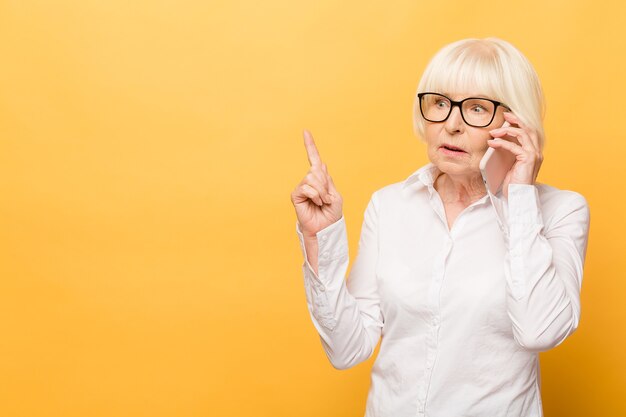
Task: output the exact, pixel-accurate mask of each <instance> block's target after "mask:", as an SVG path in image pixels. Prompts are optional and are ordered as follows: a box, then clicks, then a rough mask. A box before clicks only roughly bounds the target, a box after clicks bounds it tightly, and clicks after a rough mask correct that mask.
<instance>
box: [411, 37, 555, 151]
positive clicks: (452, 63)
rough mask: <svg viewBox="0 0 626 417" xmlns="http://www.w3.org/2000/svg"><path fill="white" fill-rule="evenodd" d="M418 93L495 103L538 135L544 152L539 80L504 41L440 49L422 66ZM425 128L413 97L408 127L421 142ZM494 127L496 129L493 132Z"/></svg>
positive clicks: (465, 43) (467, 42)
mask: <svg viewBox="0 0 626 417" xmlns="http://www.w3.org/2000/svg"><path fill="white" fill-rule="evenodd" d="M417 92H418V93H421V92H431V93H440V94H445V95H450V94H472V95H483V96H485V97H487V98H490V99H492V100H497V101H499V102H501V103H503V104H504V105H506V106H507V107H509V108H510V109H511V111H512V112H513V113H515V114H516V115H517V116H518V117H519V118H520V119H521V120H522V122H523V123H525V124H526V125H527V126H529V127H530V128H532V129H534V130H535V131H536V132H537V134H538V137H539V143H540V145H541V147H542V148H543V144H544V130H543V115H544V111H545V102H544V97H543V91H542V88H541V84H540V82H539V77H538V76H537V73H536V72H535V69H534V68H533V66H532V65H531V63H530V62H529V61H528V59H527V58H526V57H525V56H524V55H523V54H522V53H521V52H520V51H519V50H518V49H517V48H515V47H514V46H513V45H511V44H510V43H508V42H506V41H503V40H501V39H497V38H486V39H463V40H460V41H457V42H454V43H451V44H449V45H446V46H444V47H443V48H442V49H441V50H440V51H439V52H437V54H436V55H435V56H434V57H433V58H432V59H431V61H430V62H429V64H428V66H427V67H426V70H425V71H424V74H423V75H422V79H421V80H420V82H419V85H418V87H417ZM452 98H453V99H454V97H452ZM424 123H425V121H424V119H423V117H422V114H421V112H420V108H419V98H418V97H417V94H416V95H415V102H414V104H413V126H414V128H415V133H416V134H417V135H418V136H420V137H421V138H422V139H424ZM496 127H500V126H493V127H492V128H496Z"/></svg>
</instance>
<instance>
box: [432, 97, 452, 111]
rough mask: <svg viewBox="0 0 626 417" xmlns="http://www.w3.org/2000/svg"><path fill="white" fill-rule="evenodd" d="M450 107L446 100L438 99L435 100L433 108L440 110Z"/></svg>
mask: <svg viewBox="0 0 626 417" xmlns="http://www.w3.org/2000/svg"><path fill="white" fill-rule="evenodd" d="M449 105H450V103H448V100H446V99H443V98H440V99H437V100H435V106H437V107H438V108H440V109H445V108H447V107H448V106H449Z"/></svg>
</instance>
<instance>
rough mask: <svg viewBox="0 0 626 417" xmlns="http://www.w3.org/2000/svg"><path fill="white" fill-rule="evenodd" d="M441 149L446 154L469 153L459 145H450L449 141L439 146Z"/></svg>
mask: <svg viewBox="0 0 626 417" xmlns="http://www.w3.org/2000/svg"><path fill="white" fill-rule="evenodd" d="M439 150H440V151H442V152H443V153H444V154H446V155H453V156H460V155H463V154H466V153H467V152H465V151H464V150H463V149H461V148H459V147H457V146H453V145H448V144H447V143H444V144H443V145H441V146H440V147H439Z"/></svg>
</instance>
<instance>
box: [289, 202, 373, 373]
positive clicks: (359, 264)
mask: <svg viewBox="0 0 626 417" xmlns="http://www.w3.org/2000/svg"><path fill="white" fill-rule="evenodd" d="M374 216H375V213H374V207H373V204H370V205H369V206H368V210H367V211H366V215H365V219H364V225H363V228H362V231H361V240H360V242H359V253H358V255H357V257H356V260H355V263H354V265H353V267H352V271H351V273H350V274H351V275H350V279H349V281H346V279H345V277H346V271H347V269H348V264H349V256H348V239H347V230H346V225H345V221H344V219H343V217H342V218H341V219H340V220H339V221H337V222H336V223H334V224H332V225H330V226H328V227H327V228H325V229H323V230H321V231H320V232H318V233H317V235H316V240H315V242H311V241H310V240H309V241H307V239H306V238H305V237H304V236H303V235H302V233H301V231H300V230H299V227H298V225H296V231H297V232H298V235H299V238H300V244H301V248H302V250H303V255H304V257H305V262H304V264H303V266H302V268H303V274H304V285H305V290H306V298H307V305H308V309H309V312H310V315H311V319H312V321H313V324H314V326H315V328H316V329H317V331H318V333H319V335H320V339H321V341H322V344H323V347H324V351H325V352H326V355H327V356H328V358H329V360H330V362H331V363H332V365H333V366H334V367H335V368H337V369H346V368H349V367H351V366H354V365H356V364H358V363H360V362H362V361H364V360H366V359H367V358H369V357H370V356H371V355H372V353H373V352H374V348H375V346H376V344H377V343H378V340H379V338H380V333H381V328H382V319H381V313H380V305H379V301H378V289H377V287H376V275H375V268H374V265H375V263H376V256H377V253H378V249H377V238H376V231H375V225H374ZM309 250H312V251H313V252H312V253H309ZM318 254H319V257H318ZM311 261H313V262H315V264H314V263H313V262H311Z"/></svg>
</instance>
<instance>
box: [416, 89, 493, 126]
mask: <svg viewBox="0 0 626 417" xmlns="http://www.w3.org/2000/svg"><path fill="white" fill-rule="evenodd" d="M420 106H421V109H422V113H423V115H424V118H425V119H426V120H428V121H431V122H442V121H444V120H446V119H447V118H448V116H449V115H450V113H451V111H452V104H451V103H450V100H449V99H448V98H447V97H445V96H442V95H439V94H424V95H423V96H422V100H421V101H420ZM495 110H496V106H495V105H494V104H493V103H492V102H491V101H489V100H484V99H480V98H470V99H466V100H463V102H462V104H461V113H462V115H463V119H464V120H465V122H466V123H467V124H469V125H472V126H475V127H484V126H487V125H489V123H491V121H492V120H493V115H494V113H495Z"/></svg>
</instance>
